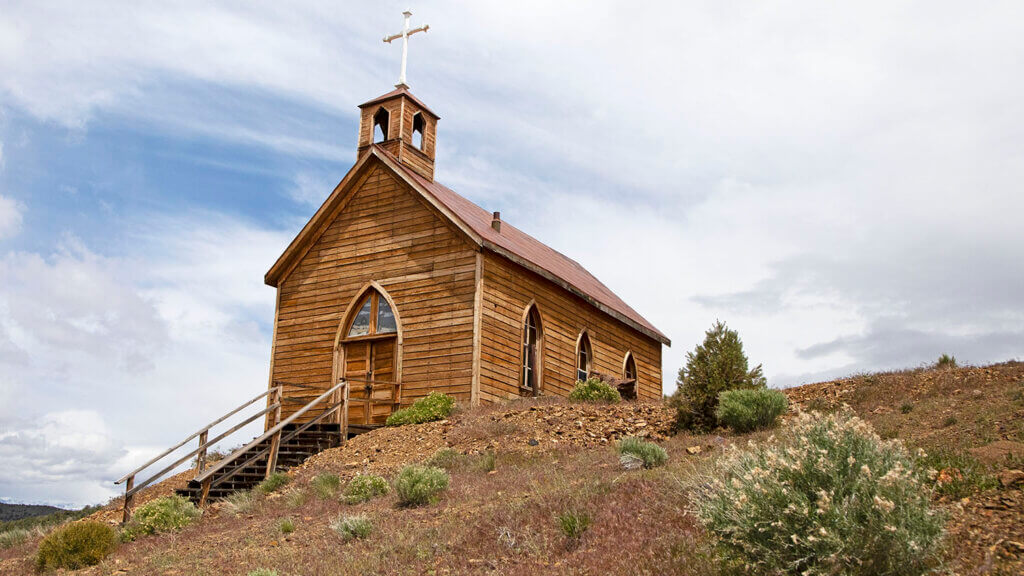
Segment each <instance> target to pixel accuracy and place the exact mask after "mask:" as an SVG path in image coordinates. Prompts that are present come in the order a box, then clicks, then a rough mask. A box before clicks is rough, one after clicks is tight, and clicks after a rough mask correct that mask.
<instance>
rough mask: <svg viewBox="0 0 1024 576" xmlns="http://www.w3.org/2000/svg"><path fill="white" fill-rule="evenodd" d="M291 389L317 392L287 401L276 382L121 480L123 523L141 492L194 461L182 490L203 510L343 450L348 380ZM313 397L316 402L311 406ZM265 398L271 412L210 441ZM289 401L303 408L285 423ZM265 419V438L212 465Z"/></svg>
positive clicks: (263, 412) (260, 413) (258, 414)
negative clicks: (213, 451)
mask: <svg viewBox="0 0 1024 576" xmlns="http://www.w3.org/2000/svg"><path fill="white" fill-rule="evenodd" d="M288 386H289V387H299V388H308V389H309V390H310V391H311V392H310V394H309V395H306V396H295V397H290V398H285V397H283V395H282V394H283V391H284V387H285V384H284V383H279V382H275V383H274V385H273V386H271V387H270V389H268V390H267V391H266V392H263V393H262V394H260V395H258V396H256V397H255V398H253V399H252V400H249V401H248V402H246V403H245V404H242V405H241V406H239V407H238V408H235V409H234V410H232V411H230V412H228V413H227V414H225V415H223V416H221V417H220V418H218V419H216V420H214V421H213V422H211V423H209V424H207V425H206V426H205V427H203V428H202V429H200V430H199V431H198V432H196V433H194V434H192V435H191V436H189V437H187V438H185V439H184V440H182V441H181V442H179V443H178V444H176V445H174V446H172V447H170V448H168V449H167V450H165V451H164V452H163V453H162V454H160V455H158V456H156V457H155V458H153V459H152V460H150V461H149V462H146V463H145V464H143V465H142V466H140V467H138V468H137V469H135V470H133V471H131V472H129V473H128V474H125V475H124V477H122V478H121V479H120V480H118V481H117V482H115V483H114V484H122V483H124V484H125V493H124V514H123V517H122V521H123V522H127V521H128V520H129V519H130V518H131V506H132V498H133V496H134V495H135V494H137V493H138V492H139V491H140V490H142V489H144V488H146V487H147V486H149V485H151V484H153V483H154V482H156V481H158V480H159V479H160V478H163V477H164V476H166V475H167V474H168V473H170V472H173V471H174V470H176V469H178V468H179V467H180V466H181V465H183V464H184V463H186V462H188V461H189V460H191V459H193V458H194V459H195V462H196V464H195V470H196V476H195V478H193V479H192V480H190V481H189V483H188V486H187V487H186V488H185V489H183V490H178V491H177V492H178V494H181V495H183V496H186V497H187V498H189V499H190V500H192V501H193V502H195V503H196V504H198V505H199V506H204V505H205V504H206V503H207V502H208V501H210V500H211V499H218V498H224V497H226V496H228V495H230V494H232V493H234V492H237V491H239V490H248V489H250V488H252V487H253V486H255V485H257V484H259V483H260V482H262V481H263V479H265V478H266V477H268V476H270V475H271V474H272V473H273V472H275V471H277V470H281V469H287V468H290V467H292V466H295V465H297V464H301V463H302V462H303V461H304V460H306V458H309V457H310V456H312V455H313V454H316V453H318V452H321V451H323V450H326V449H328V448H333V447H335V446H339V445H341V444H342V443H343V442H344V441H345V440H346V439H347V438H348V435H349V429H348V400H349V386H348V382H347V381H346V380H344V379H342V380H340V381H338V382H337V383H336V384H335V385H334V386H332V387H330V388H329V389H328V390H326V391H325V390H323V389H316V388H312V387H309V386H300V385H297V384H289V385H288ZM313 396H315V397H313ZM310 397H313V399H312V400H309V401H308V402H307V399H308V398H310ZM264 399H266V400H264ZM261 400H263V401H264V402H265V403H266V408H263V409H262V410H260V411H258V412H256V413H255V414H252V415H250V416H248V417H247V418H245V419H244V420H242V421H241V422H238V423H236V424H235V425H234V426H232V427H231V428H229V429H228V430H227V431H225V432H222V433H220V434H218V435H217V436H215V437H214V438H212V439H211V438H210V430H211V428H213V427H214V426H217V425H219V424H222V423H226V422H228V421H229V419H230V418H232V417H234V416H236V415H238V414H240V413H242V412H243V411H244V410H246V409H247V408H250V407H251V406H256V405H258V403H259V402H260V401H261ZM286 402H292V403H294V404H299V405H301V407H300V408H298V409H297V410H296V411H295V412H293V413H291V415H289V416H288V418H286V419H285V420H283V421H282V420H281V405H282V404H283V403H286ZM260 419H266V421H267V424H266V426H267V430H266V431H265V432H264V433H263V434H262V435H260V436H259V437H257V438H255V439H253V440H252V441H251V442H249V443H248V444H246V445H245V446H242V447H241V448H238V449H236V450H235V451H234V452H232V453H231V454H229V455H227V456H225V457H224V458H223V459H221V460H218V461H216V462H208V461H207V458H206V452H207V449H208V448H209V447H211V446H213V445H215V444H217V443H218V442H221V441H223V440H225V439H226V438H228V437H230V436H231V435H232V434H235V433H236V432H238V431H239V430H241V429H242V428H244V427H245V426H247V425H249V424H252V423H254V422H256V421H258V420H260ZM197 438H198V441H199V445H198V447H197V448H195V449H193V450H192V451H190V452H188V453H187V454H184V455H181V456H178V458H177V459H176V460H174V461H173V462H171V463H169V464H166V465H165V466H164V468H162V469H161V470H160V471H159V472H156V473H154V474H153V475H152V476H150V477H149V478H148V479H146V480H145V481H143V482H140V483H138V484H136V482H135V478H136V476H137V475H138V474H139V473H141V472H142V471H144V470H146V469H147V468H149V467H150V466H153V465H154V464H156V463H157V462H161V461H164V462H166V460H169V459H170V458H174V456H172V455H173V454H174V453H175V452H177V451H178V450H179V449H180V448H182V447H183V446H185V445H186V444H188V443H189V442H191V441H193V440H195V439H197Z"/></svg>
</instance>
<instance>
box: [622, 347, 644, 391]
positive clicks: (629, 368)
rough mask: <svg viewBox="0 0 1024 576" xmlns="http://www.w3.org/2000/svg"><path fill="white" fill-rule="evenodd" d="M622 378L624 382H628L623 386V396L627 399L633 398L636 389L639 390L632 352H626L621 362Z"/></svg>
mask: <svg viewBox="0 0 1024 576" xmlns="http://www.w3.org/2000/svg"><path fill="white" fill-rule="evenodd" d="M622 379H623V380H624V381H625V382H624V383H625V384H628V385H627V386H625V388H624V390H625V391H624V393H623V395H622V397H623V398H625V399H627V400H635V399H636V396H637V390H639V389H640V388H639V382H638V381H637V373H636V361H634V360H633V353H632V352H626V359H625V361H624V362H623V363H622Z"/></svg>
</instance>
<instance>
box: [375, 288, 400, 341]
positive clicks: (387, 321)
mask: <svg viewBox="0 0 1024 576" xmlns="http://www.w3.org/2000/svg"><path fill="white" fill-rule="evenodd" d="M393 332H398V325H397V324H395V313H394V312H392V311H391V306H389V305H388V301H387V300H385V299H383V298H381V297H380V296H379V295H378V296H377V333H378V334H390V333H393Z"/></svg>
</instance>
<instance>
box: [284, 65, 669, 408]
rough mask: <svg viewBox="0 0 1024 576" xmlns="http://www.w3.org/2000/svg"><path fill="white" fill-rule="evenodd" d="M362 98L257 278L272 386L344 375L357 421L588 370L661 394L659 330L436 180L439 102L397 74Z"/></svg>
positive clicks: (638, 392) (300, 393) (568, 378)
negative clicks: (438, 397) (346, 141)
mask: <svg viewBox="0 0 1024 576" xmlns="http://www.w3.org/2000/svg"><path fill="white" fill-rule="evenodd" d="M359 109H360V111H361V114H360V125H359V133H358V138H359V140H358V158H357V161H356V163H355V165H354V166H352V168H351V169H350V170H349V171H348V174H346V175H345V177H344V178H343V179H342V180H341V182H340V183H339V184H338V185H337V187H335V189H334V191H333V192H331V194H330V196H328V197H327V199H326V201H325V202H324V203H323V205H322V206H321V207H320V209H319V210H317V212H316V214H314V215H313V217H312V219H311V220H310V221H309V222H308V223H307V224H306V225H305V227H304V228H303V229H302V230H301V232H299V234H298V236H297V237H296V238H295V239H294V240H293V241H292V242H291V244H290V245H289V246H288V248H287V249H286V250H285V252H284V253H283V254H282V255H281V257H280V258H279V259H278V260H277V262H276V263H275V264H274V266H273V267H272V268H271V269H270V271H269V272H267V274H266V277H265V281H266V283H267V284H268V285H270V286H273V287H275V288H276V289H277V311H276V314H275V319H274V340H273V348H272V359H271V377H270V379H271V385H272V386H274V385H281V386H283V391H284V392H283V394H284V395H285V396H286V397H289V396H295V397H299V398H301V397H315V396H316V395H317V394H319V393H320V392H322V391H324V390H327V389H329V388H331V387H332V386H333V385H334V384H335V383H337V382H338V381H339V380H340V379H346V380H347V381H348V382H349V390H350V392H349V394H350V396H349V400H350V403H349V411H348V424H349V426H352V427H355V428H358V427H360V426H367V427H368V426H373V425H377V424H381V423H383V421H384V420H385V419H386V418H387V416H388V415H389V414H390V413H391V412H392V411H393V410H395V409H397V408H400V407H403V406H407V405H409V404H411V403H413V402H414V401H416V400H417V399H419V398H422V397H424V396H426V395H427V394H429V393H431V392H434V391H437V392H443V393H445V394H449V395H452V396H454V397H455V398H456V399H458V400H459V401H460V402H469V403H472V404H477V403H480V402H493V401H496V400H503V399H507V398H515V397H519V396H539V395H557V396H567V395H568V394H569V392H570V391H571V390H572V387H573V386H574V384H575V383H576V381H577V380H581V379H586V378H587V377H588V376H591V375H597V376H599V377H602V378H603V379H605V380H609V381H612V382H614V383H615V384H617V385H619V386H620V389H621V390H622V392H623V395H624V397H626V398H638V399H647V400H653V399H658V398H661V395H662V386H661V346H662V344H665V345H669V344H670V342H669V339H668V338H667V337H666V336H665V335H664V334H663V333H661V332H660V331H659V330H658V329H657V328H655V327H654V326H653V325H652V324H651V323H650V322H648V321H647V320H646V319H644V318H643V317H642V316H640V314H638V313H637V312H636V311H635V310H633V308H631V307H630V306H629V305H628V304H626V303H625V302H623V301H622V299H621V298H619V297H618V296H616V295H615V294H614V293H613V292H612V291H611V290H609V289H608V287H606V286H605V285H604V284H602V283H601V282H600V281H599V280H597V278H595V277H594V276H592V275H591V274H590V273H588V272H587V271H586V270H585V269H584V268H583V267H582V266H580V265H579V264H578V263H576V262H575V261H573V260H572V259H570V258H569V257H567V256H565V255H563V254H561V253H559V252H557V251H556V250H553V249H552V248H549V247H548V246H546V245H545V244H543V243H542V242H540V241H539V240H537V239H535V238H533V237H531V236H530V235H528V234H526V233H525V232H523V231H521V230H519V229H518V228H516V227H515V226H513V225H512V224H510V223H508V222H504V221H502V220H501V218H500V215H499V214H498V213H497V212H494V213H493V214H492V213H491V212H488V211H486V210H484V209H483V208H481V207H479V206H477V205H476V204H474V203H472V202H470V201H469V200H467V199H466V198H464V197H462V196H460V195H459V194H457V193H455V192H454V191H452V190H451V189H449V188H447V187H445V186H444V185H442V184H441V183H439V182H437V181H436V180H434V158H435V151H436V148H437V127H438V122H439V120H440V117H439V116H438V115H437V114H436V113H434V112H433V111H432V110H431V109H430V108H428V107H427V106H426V105H425V104H424V103H423V102H422V101H420V100H419V99H418V98H416V97H415V96H413V94H412V93H411V92H410V91H409V89H408V88H407V87H406V86H405V85H404V84H400V85H399V86H398V88H397V89H396V90H394V91H392V92H389V93H387V94H384V95H383V96H380V97H379V98H374V99H373V100H370V101H369V102H366V103H365V104H362V105H361V106H360V107H359ZM624 264H625V263H624ZM287 415H288V413H287V410H286V412H285V414H282V417H286V416H287Z"/></svg>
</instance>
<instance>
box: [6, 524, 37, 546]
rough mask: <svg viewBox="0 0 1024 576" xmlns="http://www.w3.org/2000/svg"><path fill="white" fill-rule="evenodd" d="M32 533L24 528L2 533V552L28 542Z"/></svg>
mask: <svg viewBox="0 0 1024 576" xmlns="http://www.w3.org/2000/svg"><path fill="white" fill-rule="evenodd" d="M31 535H32V533H31V532H29V531H28V530H25V529H22V528H14V529H11V530H4V531H3V532H0V550H6V549H7V548H13V547H15V546H20V545H22V544H24V543H25V541H26V540H28V537H29V536H31Z"/></svg>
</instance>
